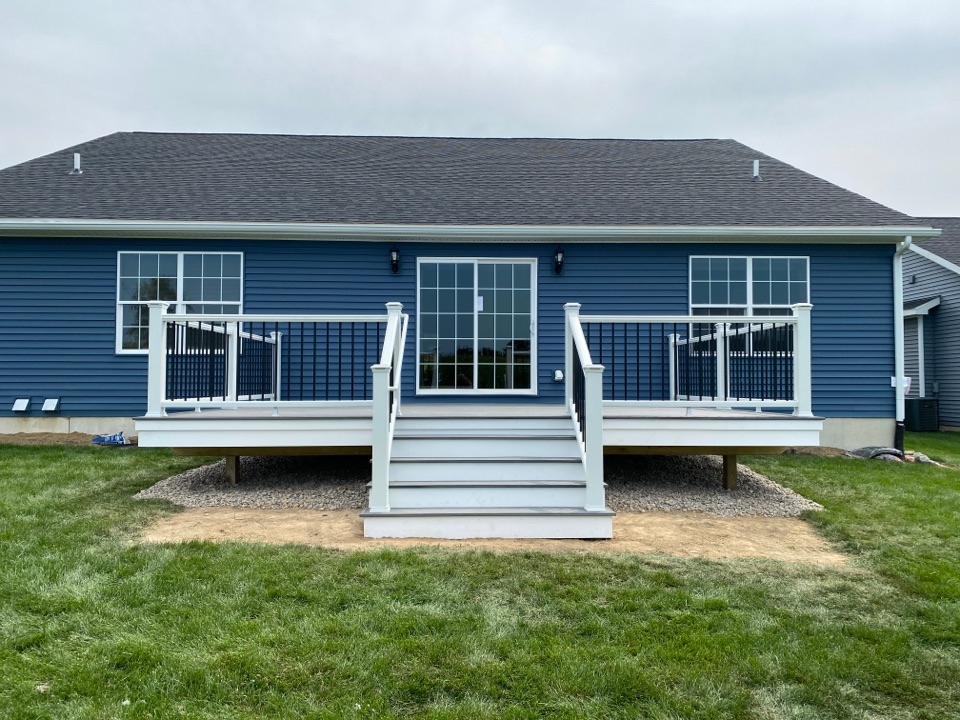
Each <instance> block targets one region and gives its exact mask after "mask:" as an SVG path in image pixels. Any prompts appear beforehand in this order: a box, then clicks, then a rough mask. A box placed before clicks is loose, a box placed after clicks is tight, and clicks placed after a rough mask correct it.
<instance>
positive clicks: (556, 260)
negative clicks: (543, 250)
mask: <svg viewBox="0 0 960 720" xmlns="http://www.w3.org/2000/svg"><path fill="white" fill-rule="evenodd" d="M565 261H566V256H565V255H564V254H563V248H562V247H558V248H557V249H556V250H554V251H553V272H554V274H555V275H559V274H560V273H562V272H563V263H564V262H565Z"/></svg>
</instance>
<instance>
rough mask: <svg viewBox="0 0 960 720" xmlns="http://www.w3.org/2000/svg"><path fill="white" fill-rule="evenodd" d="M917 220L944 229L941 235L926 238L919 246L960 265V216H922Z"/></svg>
mask: <svg viewBox="0 0 960 720" xmlns="http://www.w3.org/2000/svg"><path fill="white" fill-rule="evenodd" d="M917 220H920V221H922V222H923V223H924V224H925V225H931V226H932V227H935V228H940V229H941V230H942V231H943V232H941V233H940V237H935V238H930V239H929V240H924V241H923V242H922V243H920V244H919V247H922V248H923V249H924V250H929V251H930V252H932V253H934V254H935V255H939V256H940V257H942V258H943V259H944V260H948V261H950V262H952V263H953V264H954V265H960V217H922V218H917Z"/></svg>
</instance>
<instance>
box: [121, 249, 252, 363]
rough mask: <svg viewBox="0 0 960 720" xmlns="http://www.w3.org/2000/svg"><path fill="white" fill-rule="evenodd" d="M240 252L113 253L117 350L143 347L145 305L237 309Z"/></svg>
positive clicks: (231, 311)
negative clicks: (160, 302)
mask: <svg viewBox="0 0 960 720" xmlns="http://www.w3.org/2000/svg"><path fill="white" fill-rule="evenodd" d="M242 281H243V255H242V254H241V253H183V252H120V253H119V254H118V257H117V351H118V352H141V351H144V350H146V349H147V342H148V341H147V338H148V334H149V332H148V331H149V308H148V307H147V303H148V302H150V301H153V300H163V301H164V302H168V303H170V305H171V308H170V310H171V312H178V313H192V314H198V313H226V314H231V315H233V314H237V313H239V312H240V308H241V305H242V303H243V298H242V294H243V282H242Z"/></svg>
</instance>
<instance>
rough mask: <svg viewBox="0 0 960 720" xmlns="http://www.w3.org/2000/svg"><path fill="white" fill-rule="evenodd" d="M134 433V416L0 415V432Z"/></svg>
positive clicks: (129, 434) (5, 433)
mask: <svg viewBox="0 0 960 720" xmlns="http://www.w3.org/2000/svg"><path fill="white" fill-rule="evenodd" d="M117 432H123V433H125V434H126V435H127V436H132V435H133V434H134V426H133V418H128V417H5V418H4V417H0V434H4V435H7V434H12V433H86V434H87V435H112V434H113V433H117Z"/></svg>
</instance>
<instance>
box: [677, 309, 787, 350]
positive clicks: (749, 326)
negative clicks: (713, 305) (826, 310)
mask: <svg viewBox="0 0 960 720" xmlns="http://www.w3.org/2000/svg"><path fill="white" fill-rule="evenodd" d="M763 317H764V322H757V323H755V322H749V321H746V322H744V320H743V318H742V317H737V316H730V317H728V318H727V321H726V322H724V323H714V324H715V325H728V326H729V325H746V327H740V328H729V327H727V328H726V329H725V330H724V331H723V335H722V337H728V338H731V337H737V336H739V335H750V334H751V333H755V332H763V331H764V330H772V329H774V328H775V327H776V326H777V325H796V324H797V318H796V317H793V316H790V317H787V318H784V319H782V320H776V319H775V318H774V321H773V322H770V320H769V317H768V316H766V315H764V316H763ZM704 324H709V323H704ZM720 337H721V334H720V331H717V332H713V333H710V334H708V335H699V336H697V337H690V338H678V339H677V345H690V344H693V343H698V342H707V341H708V340H716V339H718V338H720Z"/></svg>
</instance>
